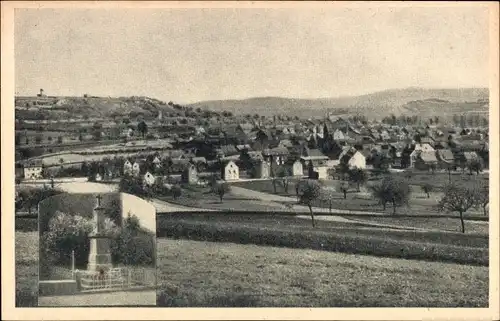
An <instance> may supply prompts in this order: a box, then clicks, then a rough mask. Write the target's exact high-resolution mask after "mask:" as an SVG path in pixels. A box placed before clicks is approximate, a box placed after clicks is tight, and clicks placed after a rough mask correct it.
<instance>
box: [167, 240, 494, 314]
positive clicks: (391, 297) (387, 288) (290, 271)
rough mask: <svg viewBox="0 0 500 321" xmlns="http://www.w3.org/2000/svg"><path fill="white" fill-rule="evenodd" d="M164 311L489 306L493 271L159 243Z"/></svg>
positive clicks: (227, 246) (286, 250)
mask: <svg viewBox="0 0 500 321" xmlns="http://www.w3.org/2000/svg"><path fill="white" fill-rule="evenodd" d="M158 262H159V264H158V278H159V282H160V283H159V291H158V305H159V306H161V307H486V306H488V268H487V267H482V266H469V265H459V264H448V263H436V262H431V263H429V262H419V261H408V260H401V259H391V258H378V257H372V256H364V255H352V254H343V253H328V252H324V251H314V250H306V249H289V248H277V247H262V246H257V245H242V244H231V243H211V242H197V241H190V240H171V239H159V240H158Z"/></svg>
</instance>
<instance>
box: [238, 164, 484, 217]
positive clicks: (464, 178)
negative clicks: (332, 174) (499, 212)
mask: <svg viewBox="0 0 500 321" xmlns="http://www.w3.org/2000/svg"><path fill="white" fill-rule="evenodd" d="M396 175H402V174H400V173H397V174H396ZM436 175H437V178H434V177H433V176H431V175H430V174H426V175H424V174H418V175H416V174H415V175H414V176H412V179H411V188H412V196H411V199H410V203H409V206H402V207H398V208H396V214H399V215H438V214H442V213H441V212H439V210H438V208H437V204H438V201H439V200H440V199H441V197H442V192H440V189H442V187H443V186H444V184H445V183H446V182H447V180H448V176H447V174H445V176H446V177H440V175H438V174H436ZM458 177H461V182H462V183H461V184H470V183H471V182H473V181H474V180H476V179H477V180H484V179H487V176H484V175H480V176H474V178H473V180H468V179H470V176H469V175H459V176H458ZM485 177H486V178H485ZM379 180H380V178H377V179H376V180H371V181H369V182H368V183H367V185H368V186H370V185H373V184H375V183H376V182H378V181H379ZM424 181H427V182H428V183H430V184H432V185H435V187H434V188H435V191H434V192H431V193H430V195H429V196H430V197H429V198H427V196H426V195H425V194H424V193H423V192H422V189H421V186H422V185H423V184H424V183H423V182H424ZM457 181H458V179H457ZM297 182H298V180H296V179H293V180H290V184H289V187H288V193H286V192H285V191H284V188H283V187H282V186H281V185H279V184H278V185H277V189H276V193H275V192H274V186H273V183H272V181H271V180H266V181H264V180H261V181H246V182H237V183H232V184H234V185H235V186H239V187H243V188H247V189H250V190H254V191H259V192H264V193H269V194H277V195H280V196H288V197H293V198H296V184H297ZM323 184H324V185H325V186H333V187H335V186H336V185H337V181H333V180H328V181H323ZM362 190H364V191H365V192H364V193H361V194H359V193H356V190H355V187H354V186H351V187H350V189H349V192H348V193H347V198H346V199H344V195H343V194H342V193H340V192H336V193H333V202H332V208H334V209H339V210H348V211H370V212H377V213H385V214H392V213H393V208H392V207H391V206H389V205H388V206H387V208H386V210H385V211H384V209H383V207H382V206H381V205H380V204H379V202H378V200H376V199H373V198H372V197H371V195H369V193H368V189H367V188H366V187H362ZM313 206H315V207H323V208H328V207H329V203H328V202H323V201H320V200H317V201H315V202H313ZM470 214H472V215H482V214H483V213H482V210H481V209H471V210H470V211H469V212H467V213H465V216H467V215H470Z"/></svg>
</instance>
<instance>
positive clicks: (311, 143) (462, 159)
mask: <svg viewBox="0 0 500 321" xmlns="http://www.w3.org/2000/svg"><path fill="white" fill-rule="evenodd" d="M116 156H119V154H116ZM473 160H478V161H481V162H482V163H483V164H484V165H486V166H487V165H488V163H489V148H488V130H487V129H464V128H451V127H450V128H449V127H443V126H441V127H437V126H429V125H422V126H397V125H388V124H381V123H378V124H367V123H366V122H365V123H361V122H352V121H349V120H347V119H343V118H333V117H327V118H326V119H322V120H309V121H306V122H305V123H304V122H302V123H298V122H296V123H294V122H292V121H291V122H290V123H285V124H283V123H281V124H271V125H267V126H258V125H256V124H250V123H240V124H226V125H225V126H220V127H219V128H198V129H197V130H196V132H195V133H193V134H192V135H190V137H188V138H179V137H176V139H173V140H172V143H171V144H170V145H169V146H168V149H167V150H166V151H151V154H149V155H145V156H139V155H138V156H137V157H135V158H130V157H129V158H128V159H123V160H121V162H122V164H121V165H120V166H115V167H116V168H117V167H119V168H120V170H119V171H118V170H116V169H115V170H112V169H110V168H108V169H104V170H102V171H101V172H100V173H99V176H96V180H100V179H105V178H106V177H108V178H109V177H117V176H118V175H133V176H141V177H143V179H144V181H145V183H146V184H154V182H156V181H157V180H158V177H162V176H165V175H169V176H170V175H176V174H177V175H180V176H181V177H182V179H183V180H185V181H186V182H188V183H192V184H196V183H198V182H199V181H200V180H199V178H200V177H203V176H204V175H213V174H214V173H216V174H217V175H219V176H220V178H221V179H224V180H238V179H240V178H241V177H248V178H268V177H273V176H277V175H287V176H300V177H303V176H308V177H311V178H318V179H324V178H327V177H328V175H329V170H330V169H332V168H335V167H337V166H339V165H344V166H346V167H348V168H355V167H356V168H362V169H365V168H382V167H389V168H390V167H392V168H400V169H407V168H416V169H421V170H431V169H432V170H435V169H448V170H456V169H457V168H465V166H466V164H467V163H469V162H471V161H473ZM283 173H285V174H283ZM41 175H42V170H41V164H40V163H39V162H38V163H33V162H28V163H25V164H24V178H26V179H32V178H35V177H40V176H41Z"/></svg>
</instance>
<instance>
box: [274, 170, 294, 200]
mask: <svg viewBox="0 0 500 321" xmlns="http://www.w3.org/2000/svg"><path fill="white" fill-rule="evenodd" d="M290 176H291V174H290V171H289V170H288V169H286V168H282V169H281V170H279V171H278V179H279V181H278V182H279V183H280V184H281V185H283V189H284V190H285V193H287V194H288V186H289V185H290V181H289V177H290ZM275 193H276V191H275Z"/></svg>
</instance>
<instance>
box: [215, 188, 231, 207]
mask: <svg viewBox="0 0 500 321" xmlns="http://www.w3.org/2000/svg"><path fill="white" fill-rule="evenodd" d="M230 190H231V188H230V186H229V184H228V183H216V184H215V186H214V187H212V192H213V193H214V194H215V195H217V196H219V198H220V202H221V203H222V198H223V197H224V195H226V194H227V193H229V191H230Z"/></svg>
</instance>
